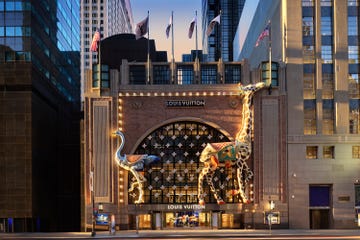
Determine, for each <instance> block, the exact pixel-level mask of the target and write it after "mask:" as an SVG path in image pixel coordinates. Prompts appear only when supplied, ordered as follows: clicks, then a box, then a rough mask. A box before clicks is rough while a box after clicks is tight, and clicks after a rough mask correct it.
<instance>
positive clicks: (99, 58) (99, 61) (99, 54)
mask: <svg viewBox="0 0 360 240" xmlns="http://www.w3.org/2000/svg"><path fill="white" fill-rule="evenodd" d="M99 34H100V39H99V52H98V65H99V76H98V77H99V88H100V89H101V32H100V28H99Z"/></svg>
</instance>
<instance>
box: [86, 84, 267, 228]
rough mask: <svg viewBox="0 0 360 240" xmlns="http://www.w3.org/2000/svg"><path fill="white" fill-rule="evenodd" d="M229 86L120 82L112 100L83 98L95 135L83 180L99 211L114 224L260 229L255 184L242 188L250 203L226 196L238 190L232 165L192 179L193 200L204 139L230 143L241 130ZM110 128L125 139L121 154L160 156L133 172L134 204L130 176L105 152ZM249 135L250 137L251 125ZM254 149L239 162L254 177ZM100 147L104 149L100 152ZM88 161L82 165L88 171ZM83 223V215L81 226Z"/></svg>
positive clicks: (111, 140)
mask: <svg viewBox="0 0 360 240" xmlns="http://www.w3.org/2000/svg"><path fill="white" fill-rule="evenodd" d="M217 88H219V87H217ZM237 88H238V85H236V84H232V85H226V86H224V85H223V86H221V88H219V89H218V90H217V91H215V90H214V89H215V88H214V87H213V88H212V91H207V90H205V89H204V87H202V88H201V89H202V91H200V89H197V88H196V86H187V88H186V90H185V88H184V87H183V86H172V89H171V90H170V89H167V91H162V92H159V91H157V90H156V89H155V87H154V86H147V89H148V90H147V91H146V92H140V91H138V90H137V89H136V88H135V87H132V86H128V89H126V90H125V89H122V90H121V91H119V93H118V94H117V96H115V97H105V96H104V97H101V98H97V97H93V98H87V106H88V107H89V108H90V109H92V110H91V111H89V113H90V115H89V116H88V120H89V122H88V123H87V124H89V126H90V125H91V126H94V127H93V132H91V131H89V133H90V135H92V136H93V137H94V136H96V138H95V137H94V138H92V139H89V140H91V141H92V145H93V149H94V151H93V152H92V156H91V155H89V158H91V157H92V159H93V161H94V168H95V172H94V175H93V177H94V178H93V179H89V181H90V182H91V181H94V193H95V194H94V195H95V196H94V200H95V208H97V206H98V204H99V203H101V205H102V206H103V209H102V212H105V213H109V214H115V215H116V223H117V226H118V228H119V229H136V228H137V227H138V229H169V228H181V229H184V228H209V229H214V228H215V229H218V228H230V229H231V228H236V229H238V228H241V229H243V228H252V227H255V225H256V226H257V227H266V225H265V224H264V209H265V210H266V209H267V208H268V199H266V200H263V201H260V199H257V198H256V194H255V191H256V182H254V178H253V177H252V178H251V179H250V181H249V182H248V183H247V184H246V186H245V193H246V195H247V196H248V198H249V200H250V201H249V203H246V204H244V203H243V201H242V199H241V198H240V195H239V194H234V190H235V189H238V188H239V184H238V181H237V174H238V169H237V165H236V164H233V163H231V162H229V163H228V164H227V163H226V164H224V165H222V166H221V167H219V168H218V169H216V171H215V172H214V174H213V175H212V176H211V178H210V177H205V178H204V181H203V183H200V184H202V186H203V191H204V193H203V196H204V201H205V205H199V199H198V187H199V181H198V179H199V174H200V172H201V171H202V170H203V168H204V163H202V162H200V160H199V159H200V154H201V152H202V150H203V149H204V148H205V146H206V144H207V143H223V142H231V141H234V138H235V136H236V134H237V133H238V132H239V131H240V129H241V122H242V99H241V97H240V96H239V94H238V93H237ZM262 95H263V93H262V92H261V91H260V92H259V93H257V94H256V96H255V97H254V99H253V104H254V106H255V107H254V109H253V110H252V111H253V112H254V115H255V121H254V125H255V126H257V125H260V124H261V121H260V120H256V118H257V116H259V113H260V112H261V105H260V103H261V99H262V98H263V97H262ZM265 96H266V95H265ZM95 126H96V127H95ZM117 129H121V131H122V132H123V134H124V137H125V144H124V146H123V149H121V154H127V155H128V156H129V157H130V156H132V155H134V156H135V155H136V156H138V155H143V154H148V155H156V156H158V157H159V158H160V160H159V161H157V162H154V163H151V164H148V165H147V164H145V165H144V166H143V168H142V169H138V170H137V171H136V172H137V173H139V175H140V176H142V177H143V179H144V181H143V182H142V189H143V193H142V194H141V195H142V201H140V202H139V201H138V200H139V195H140V193H139V189H138V185H137V177H136V176H134V174H133V173H132V172H131V171H128V170H126V169H123V168H121V167H119V165H117V162H116V160H115V159H114V157H113V156H114V155H115V152H116V151H117V150H119V146H120V145H121V139H119V138H118V137H116V136H115V135H113V134H112V133H113V132H114V131H115V130H117ZM253 133H254V136H253V137H254V139H255V140H256V142H258V141H259V135H258V134H259V130H255V131H254V132H253ZM258 148H259V146H253V149H254V151H255V152H254V153H253V155H252V156H251V158H250V160H249V161H248V162H247V164H248V167H249V169H250V170H251V172H252V173H254V175H255V176H256V174H257V173H256V172H258V171H259V170H256V168H257V167H256V165H254V162H259V159H258V158H259V154H258V153H257V149H258ZM96 149H98V150H96ZM105 149H109V152H104V150H105ZM99 151H100V152H99ZM254 159H256V161H254ZM91 166H92V165H91V162H90V163H89V164H88V165H87V168H88V172H89V175H91V172H92V171H91ZM96 169H98V170H96ZM254 170H255V171H254ZM99 171H102V173H101V174H100V173H99ZM97 172H98V174H96V173H97ZM242 174H244V173H242ZM208 181H213V184H214V187H215V188H216V190H217V191H218V194H219V196H221V198H222V199H223V200H224V202H225V204H220V205H219V204H217V199H216V197H215V196H214V194H213V192H212V191H211V186H210V185H209V184H208ZM104 186H107V187H106V188H104ZM87 194H88V196H89V198H88V200H89V204H88V206H87V209H88V212H91V209H92V205H91V204H90V203H91V198H90V197H91V191H88V193H87ZM90 220H91V215H88V224H87V228H88V229H89V228H91V225H90V224H89V223H91V221H90ZM137 224H138V225H137Z"/></svg>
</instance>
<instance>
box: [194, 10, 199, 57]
mask: <svg viewBox="0 0 360 240" xmlns="http://www.w3.org/2000/svg"><path fill="white" fill-rule="evenodd" d="M195 49H196V55H195V56H196V57H195V60H196V59H198V58H199V56H198V32H197V11H195Z"/></svg>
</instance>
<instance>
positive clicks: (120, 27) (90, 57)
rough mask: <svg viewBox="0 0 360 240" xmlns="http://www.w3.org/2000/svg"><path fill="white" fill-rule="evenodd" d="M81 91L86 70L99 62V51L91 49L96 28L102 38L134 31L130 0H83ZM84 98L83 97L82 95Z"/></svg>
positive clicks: (81, 15)
mask: <svg viewBox="0 0 360 240" xmlns="http://www.w3.org/2000/svg"><path fill="white" fill-rule="evenodd" d="M80 6H81V11H80V20H81V31H80V34H81V37H80V39H81V83H82V88H81V93H82V94H83V92H84V88H83V86H84V81H85V80H84V79H85V75H86V73H85V70H86V69H91V68H92V64H93V63H96V62H97V53H94V52H91V51H90V45H91V41H92V38H93V35H94V33H95V31H96V29H99V31H100V33H101V38H107V37H110V36H112V35H116V34H119V33H132V32H133V30H132V26H133V17H132V10H131V4H130V1H129V0H121V1H118V0H105V1H100V0H97V1H93V0H81V2H80ZM82 98H83V97H82Z"/></svg>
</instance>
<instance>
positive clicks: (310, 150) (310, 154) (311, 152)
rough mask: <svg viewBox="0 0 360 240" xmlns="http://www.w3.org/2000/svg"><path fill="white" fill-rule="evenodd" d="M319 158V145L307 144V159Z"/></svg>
mask: <svg viewBox="0 0 360 240" xmlns="http://www.w3.org/2000/svg"><path fill="white" fill-rule="evenodd" d="M317 158H318V147H317V146H307V147H306V159H317Z"/></svg>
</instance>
